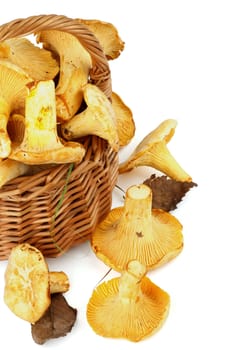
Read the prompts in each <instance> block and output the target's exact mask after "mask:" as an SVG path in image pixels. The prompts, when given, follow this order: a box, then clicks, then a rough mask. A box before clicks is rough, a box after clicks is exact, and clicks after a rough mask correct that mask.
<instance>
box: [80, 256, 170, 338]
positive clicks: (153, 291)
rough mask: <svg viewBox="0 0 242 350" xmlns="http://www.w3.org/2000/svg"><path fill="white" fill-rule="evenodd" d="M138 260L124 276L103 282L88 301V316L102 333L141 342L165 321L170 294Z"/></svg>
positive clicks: (96, 330)
mask: <svg viewBox="0 0 242 350" xmlns="http://www.w3.org/2000/svg"><path fill="white" fill-rule="evenodd" d="M145 273H146V269H145V267H144V266H143V265H142V264H141V263H140V262H139V261H135V260H134V261H130V262H129V263H128V265H127V267H126V271H124V272H123V273H122V275H121V277H116V278H113V279H111V280H109V281H108V282H103V283H102V284H100V285H99V286H98V287H97V288H96V289H95V290H94V291H93V293H92V296H91V298H90V300H89V302H88V305H87V320H88V322H89V324H90V326H91V327H92V329H93V330H94V331H95V332H96V333H97V334H98V335H101V336H103V337H110V338H125V339H128V340H131V341H134V342H138V341H140V340H142V339H144V338H146V337H149V336H151V335H152V334H154V333H155V332H156V331H157V330H158V329H159V328H160V327H161V326H162V325H163V323H164V322H165V320H166V318H167V316H168V312H169V306H170V297H169V295H168V294H167V293H166V292H165V291H164V290H162V289H161V288H159V287H158V286H157V285H155V284H154V283H153V282H152V281H151V280H150V279H149V278H148V277H146V276H145Z"/></svg>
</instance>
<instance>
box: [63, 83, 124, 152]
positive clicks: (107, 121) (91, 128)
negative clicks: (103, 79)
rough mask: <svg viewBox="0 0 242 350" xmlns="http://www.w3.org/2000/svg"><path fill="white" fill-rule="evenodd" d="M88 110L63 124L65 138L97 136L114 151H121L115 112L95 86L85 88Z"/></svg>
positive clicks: (90, 85) (87, 85)
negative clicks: (106, 142) (105, 141)
mask: <svg viewBox="0 0 242 350" xmlns="http://www.w3.org/2000/svg"><path fill="white" fill-rule="evenodd" d="M83 94H84V100H85V102H86V105H87V108H86V109H85V110H84V111H83V112H81V113H78V114H76V115H75V116H74V117H73V118H71V119H70V120H69V121H68V122H66V123H62V125H61V130H62V134H63V137H64V138H66V139H67V140H72V139H78V138H80V137H82V136H87V135H96V136H99V137H101V138H103V139H104V140H107V141H108V143H109V144H110V146H111V147H112V149H113V150H114V151H116V152H117V151H118V150H119V136H118V130H117V125H116V119H115V112H114V109H113V107H112V104H111V102H110V101H109V99H108V98H107V96H106V95H105V94H104V93H103V92H102V91H101V90H100V89H99V88H98V87H97V86H95V85H93V84H86V86H85V87H84V88H83Z"/></svg>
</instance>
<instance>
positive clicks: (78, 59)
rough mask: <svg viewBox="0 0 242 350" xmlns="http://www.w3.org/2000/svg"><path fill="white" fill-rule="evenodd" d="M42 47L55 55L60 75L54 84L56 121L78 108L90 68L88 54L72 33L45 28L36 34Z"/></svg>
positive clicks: (64, 118) (71, 114) (70, 115)
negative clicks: (55, 84) (58, 62)
mask: <svg viewBox="0 0 242 350" xmlns="http://www.w3.org/2000/svg"><path fill="white" fill-rule="evenodd" d="M37 42H42V43H43V46H44V48H45V49H47V50H50V51H51V52H53V54H54V55H58V57H59V60H60V76H59V80H58V84H57V86H56V109H57V117H58V119H59V120H60V121H66V120H69V119H70V118H71V117H72V116H73V115H75V113H76V112H77V111H78V109H79V107H80V106H81V103H82V99H83V92H82V88H83V86H84V85H85V84H87V82H88V79H89V72H90V69H91V67H92V60H91V56H90V55H89V53H88V52H87V50H86V49H84V47H83V46H82V44H81V43H80V41H79V40H78V39H77V37H75V36H74V35H72V34H69V33H66V32H63V31H58V30H46V31H42V32H40V33H39V34H38V35H37Z"/></svg>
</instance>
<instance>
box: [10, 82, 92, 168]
mask: <svg viewBox="0 0 242 350" xmlns="http://www.w3.org/2000/svg"><path fill="white" fill-rule="evenodd" d="M25 110H26V116H25V130H24V137H23V141H22V143H21V144H20V145H19V144H17V145H15V147H12V152H11V154H10V155H9V158H11V159H15V160H19V161H21V162H23V163H26V164H44V163H45V164H48V163H72V162H78V161H81V160H82V159H83V157H84V154H85V148H84V146H83V145H81V144H80V143H78V142H63V143H62V140H61V139H60V138H59V137H58V133H57V126H56V104H55V86H54V81H53V80H46V81H38V82H35V83H33V84H32V86H29V95H28V96H27V97H26V108H25Z"/></svg>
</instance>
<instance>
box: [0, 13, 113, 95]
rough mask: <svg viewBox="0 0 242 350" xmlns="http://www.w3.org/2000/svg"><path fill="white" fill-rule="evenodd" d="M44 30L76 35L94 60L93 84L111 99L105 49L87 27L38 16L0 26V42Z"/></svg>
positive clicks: (57, 17) (55, 17) (56, 17)
mask: <svg viewBox="0 0 242 350" xmlns="http://www.w3.org/2000/svg"><path fill="white" fill-rule="evenodd" d="M43 30H60V31H63V32H67V33H69V34H72V35H75V36H76V38H77V39H78V40H79V41H80V43H81V44H82V45H83V47H84V48H85V49H86V50H87V51H88V53H89V54H90V56H91V58H92V69H91V71H90V79H91V83H93V84H95V85H96V86H98V87H99V88H100V89H101V90H102V91H103V92H104V93H105V94H106V96H107V97H108V98H109V99H111V94H112V86H111V73H110V69H109V64H108V60H107V58H106V56H105V54H104V52H103V49H102V47H101V45H100V43H99V41H98V40H97V38H96V37H95V36H94V34H93V33H92V32H91V31H90V30H89V29H88V28H87V26H86V25H84V24H82V23H80V22H78V21H76V20H75V19H72V18H68V17H66V16H63V15H38V16H30V17H27V18H19V19H15V20H13V21H10V22H8V23H5V24H2V25H1V26H0V42H1V41H4V40H6V39H11V38H16V37H21V36H25V35H30V34H33V33H36V32H39V31H43Z"/></svg>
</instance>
